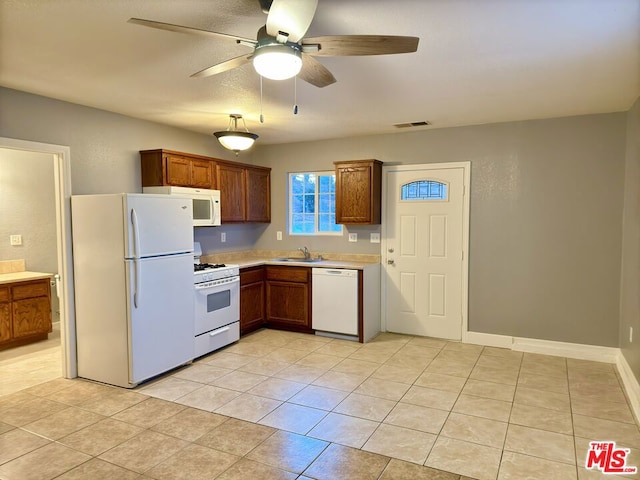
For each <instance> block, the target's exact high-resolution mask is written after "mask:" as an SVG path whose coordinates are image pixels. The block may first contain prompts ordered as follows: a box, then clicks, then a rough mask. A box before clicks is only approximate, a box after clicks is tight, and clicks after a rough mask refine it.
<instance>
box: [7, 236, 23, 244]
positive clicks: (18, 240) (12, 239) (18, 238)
mask: <svg viewBox="0 0 640 480" xmlns="http://www.w3.org/2000/svg"><path fill="white" fill-rule="evenodd" d="M9 242H10V243H11V245H14V246H15V245H22V235H10V236H9Z"/></svg>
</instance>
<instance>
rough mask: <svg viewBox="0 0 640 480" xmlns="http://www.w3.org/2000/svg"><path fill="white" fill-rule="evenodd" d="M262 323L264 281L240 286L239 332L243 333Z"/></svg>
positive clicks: (256, 327)
mask: <svg viewBox="0 0 640 480" xmlns="http://www.w3.org/2000/svg"><path fill="white" fill-rule="evenodd" d="M262 325H264V282H256V283H250V284H249V285H243V286H242V287H240V333H241V334H242V335H245V334H247V333H249V332H252V331H254V330H257V329H258V328H260V327H262Z"/></svg>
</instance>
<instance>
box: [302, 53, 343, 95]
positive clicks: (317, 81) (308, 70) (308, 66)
mask: <svg viewBox="0 0 640 480" xmlns="http://www.w3.org/2000/svg"><path fill="white" fill-rule="evenodd" d="M298 78H300V79H302V80H304V81H305V82H308V83H310V84H311V85H315V86H316V87H320V88H322V87H326V86H327V85H331V84H332V83H336V78H335V77H334V76H333V74H332V73H331V72H330V71H329V70H328V69H327V67H325V66H324V65H322V64H321V63H320V62H319V61H318V60H316V59H315V58H313V57H310V56H309V55H305V54H304V53H303V54H302V69H301V70H300V73H298Z"/></svg>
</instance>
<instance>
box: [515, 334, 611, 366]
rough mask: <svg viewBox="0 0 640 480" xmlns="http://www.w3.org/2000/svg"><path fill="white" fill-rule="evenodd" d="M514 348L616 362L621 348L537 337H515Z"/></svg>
mask: <svg viewBox="0 0 640 480" xmlns="http://www.w3.org/2000/svg"><path fill="white" fill-rule="evenodd" d="M511 349H512V350H516V351H519V352H529V353H541V354H543V355H554V356H557V357H567V358H576V359H579V360H592V361H594V362H604V363H616V361H617V359H618V353H619V352H620V349H619V348H614V347H600V346H598V345H582V344H579V343H566V342H554V341H551V340H537V339H535V338H520V337H514V338H513V345H512V347H511Z"/></svg>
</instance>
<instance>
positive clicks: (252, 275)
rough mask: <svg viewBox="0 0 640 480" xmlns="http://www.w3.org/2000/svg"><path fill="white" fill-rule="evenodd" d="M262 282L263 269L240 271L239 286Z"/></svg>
mask: <svg viewBox="0 0 640 480" xmlns="http://www.w3.org/2000/svg"><path fill="white" fill-rule="evenodd" d="M262 281H264V267H258V268H248V269H246V270H240V285H248V284H250V283H255V282H262Z"/></svg>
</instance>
